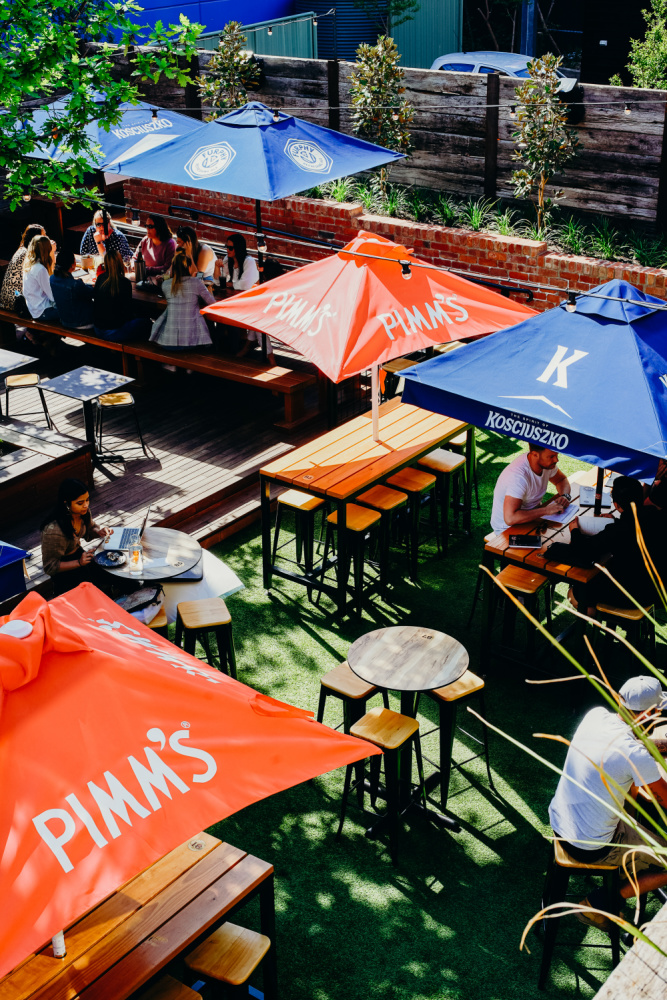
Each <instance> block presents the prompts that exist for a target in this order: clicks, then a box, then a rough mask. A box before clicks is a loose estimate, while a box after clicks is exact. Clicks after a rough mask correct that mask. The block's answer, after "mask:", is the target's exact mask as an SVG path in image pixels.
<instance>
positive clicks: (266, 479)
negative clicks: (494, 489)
mask: <svg viewBox="0 0 667 1000" xmlns="http://www.w3.org/2000/svg"><path fill="white" fill-rule="evenodd" d="M465 429H467V431H468V443H467V447H466V461H467V462H468V463H470V462H471V458H472V447H471V444H472V434H473V433H474V428H472V427H471V426H470V425H469V424H466V423H465V422H464V421H461V420H455V419H453V418H452V417H445V416H442V415H441V414H439V413H431V411H430V410H422V409H421V408H420V407H418V406H411V405H410V404H409V403H403V402H401V401H400V400H399V399H392V400H390V401H389V402H387V403H383V404H382V405H381V406H380V440H379V441H377V442H376V441H373V432H372V422H371V414H370V413H364V414H362V415H361V416H359V417H355V418H354V419H353V420H350V421H348V422H347V423H345V424H342V425H341V426H340V427H336V428H335V429H334V430H332V431H329V432H328V433H327V434H323V435H322V436H321V437H317V438H315V439H314V440H313V441H310V442H309V443H308V444H306V445H303V446H302V447H301V448H297V449H296V450H295V451H292V452H289V453H288V454H287V455H284V456H282V457H281V458H278V459H276V460H275V461H274V462H271V463H270V464H269V465H266V466H264V467H263V468H262V469H260V496H261V506H262V566H263V577H264V587H265V589H266V590H270V589H271V579H272V576H273V575H276V576H281V577H284V578H285V579H287V580H296V581H297V582H298V583H302V584H304V585H306V586H308V587H314V588H315V589H319V590H324V591H325V592H327V593H330V596H332V597H333V598H334V600H335V601H336V604H337V608H338V613H339V614H343V613H344V611H345V609H346V606H347V581H346V580H345V579H343V574H342V572H340V571H339V572H338V577H337V584H336V587H335V589H334V588H331V587H330V586H329V585H327V584H325V583H324V582H323V581H322V580H320V579H317V578H316V576H317V575H318V573H319V571H318V570H315V571H314V572H313V574H309V575H305V574H299V573H292V572H290V571H288V570H285V569H281V568H277V567H275V566H273V565H272V555H271V501H270V488H271V483H278V484H282V485H284V486H286V487H290V486H291V487H293V488H294V489H297V490H304V491H305V492H307V493H311V494H312V495H313V496H317V497H321V498H323V499H326V500H329V501H330V502H331V503H333V504H334V505H335V507H336V510H337V512H338V529H339V530H338V560H337V567H338V569H339V570H340V567H342V566H344V565H346V557H347V545H348V540H347V537H346V531H345V526H346V516H347V511H346V505H347V504H348V503H349V502H350V501H352V500H354V499H355V497H357V496H359V494H360V493H363V492H364V491H365V490H367V489H369V488H370V487H371V486H374V485H375V484H376V483H379V482H382V481H383V480H385V479H387V477H388V476H391V475H392V474H393V473H395V472H397V471H398V470H399V469H403V468H405V466H407V465H410V464H412V463H413V462H416V461H417V460H418V459H419V458H421V457H422V455H425V454H427V453H428V452H429V451H432V450H433V449H434V448H439V447H440V446H441V445H443V444H444V443H445V442H446V441H448V440H449V439H450V438H452V437H455V436H456V435H457V434H459V433H460V432H461V431H462V430H465ZM471 484H472V469H471V468H470V465H469V466H468V469H467V476H466V497H465V513H464V527H465V529H466V530H467V531H469V530H470V487H471Z"/></svg>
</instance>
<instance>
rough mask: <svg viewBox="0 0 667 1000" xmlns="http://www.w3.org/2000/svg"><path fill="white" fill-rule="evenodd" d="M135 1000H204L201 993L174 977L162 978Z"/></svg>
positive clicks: (137, 995)
mask: <svg viewBox="0 0 667 1000" xmlns="http://www.w3.org/2000/svg"><path fill="white" fill-rule="evenodd" d="M134 996H135V1000H202V996H201V993H197V992H196V990H191V989H190V987H189V986H186V985H185V983H179V981H178V979H174V978H173V977H172V976H162V978H161V979H158V981H157V982H156V983H153V985H152V986H150V987H149V988H148V989H147V990H144V991H143V992H142V993H137V994H135V995H134Z"/></svg>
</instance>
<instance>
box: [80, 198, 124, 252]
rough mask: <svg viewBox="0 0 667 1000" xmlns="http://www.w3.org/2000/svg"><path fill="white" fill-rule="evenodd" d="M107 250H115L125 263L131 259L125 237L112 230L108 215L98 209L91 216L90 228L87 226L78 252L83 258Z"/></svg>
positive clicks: (116, 230)
mask: <svg viewBox="0 0 667 1000" xmlns="http://www.w3.org/2000/svg"><path fill="white" fill-rule="evenodd" d="M105 217H106V218H105ZM105 226H106V228H105ZM107 250H117V251H118V253H119V254H120V255H121V257H122V258H123V260H124V261H125V262H126V263H127V261H129V260H130V259H131V257H132V250H131V249H130V244H129V243H128V242H127V239H126V238H125V235H124V234H123V233H121V232H120V231H119V230H118V229H114V227H113V223H112V221H111V219H110V217H109V213H108V212H103V211H102V210H101V209H100V210H98V211H97V212H95V215H94V216H93V224H92V226H88V228H87V229H86V231H85V233H84V234H83V239H82V240H81V249H80V251H79V252H80V253H81V254H82V255H83V256H95V255H97V254H104V253H106V251H107Z"/></svg>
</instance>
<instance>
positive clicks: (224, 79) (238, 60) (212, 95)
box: [197, 21, 261, 121]
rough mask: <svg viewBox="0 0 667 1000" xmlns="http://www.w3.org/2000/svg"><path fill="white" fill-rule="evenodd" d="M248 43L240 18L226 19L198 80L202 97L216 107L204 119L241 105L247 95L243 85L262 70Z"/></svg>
mask: <svg viewBox="0 0 667 1000" xmlns="http://www.w3.org/2000/svg"><path fill="white" fill-rule="evenodd" d="M247 45H248V43H247V41H246V37H245V35H244V34H243V25H242V24H241V23H240V22H239V21H229V22H228V23H227V24H226V25H225V27H224V28H223V29H222V34H221V35H220V39H219V41H218V49H217V52H214V53H213V55H212V56H211V59H210V61H209V64H208V67H207V74H206V76H201V77H199V80H198V81H197V82H198V84H199V93H200V95H201V98H202V101H205V102H206V103H207V104H209V105H210V106H211V107H213V108H215V110H214V111H212V112H211V114H210V115H208V116H207V121H211V120H212V119H214V118H217V117H218V115H219V113H220V111H222V110H224V109H227V110H229V111H232V110H233V109H234V108H240V107H241V106H242V105H243V104H245V102H246V100H247V99H248V95H247V93H246V88H247V87H252V85H253V84H255V83H257V81H258V80H259V77H260V75H261V70H260V68H259V66H258V65H257V62H256V60H255V57H254V56H253V54H252V52H248V50H247Z"/></svg>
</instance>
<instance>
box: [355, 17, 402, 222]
mask: <svg viewBox="0 0 667 1000" xmlns="http://www.w3.org/2000/svg"><path fill="white" fill-rule="evenodd" d="M400 58H401V57H400V55H399V54H398V49H397V48H396V43H395V42H394V39H393V38H387V37H386V36H385V35H381V36H380V37H379V38H378V40H377V45H369V44H368V43H367V42H362V44H361V45H360V46H359V48H358V49H357V61H356V63H355V67H354V69H353V70H352V73H351V74H350V85H351V90H350V96H351V100H352V107H353V111H352V127H353V129H354V131H355V132H356V133H357V135H359V136H361V138H362V139H368V141H369V142H376V143H377V144H378V145H380V146H385V147H386V148H387V149H393V150H395V151H396V152H397V153H409V152H410V150H411V149H412V137H411V135H410V128H409V126H410V124H411V123H412V117H413V114H414V110H413V108H412V105H410V104H408V102H407V101H406V100H405V98H404V97H402V96H401V95H402V94H403V93H404V91H405V88H404V87H403V86H402V85H401V81H402V79H403V70H402V69H401V68H400V67H399V65H398V61H399V59H400ZM388 176H389V168H388V167H380V171H379V177H380V195H381V198H382V201H383V202H384V201H386V199H387V178H388Z"/></svg>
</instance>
